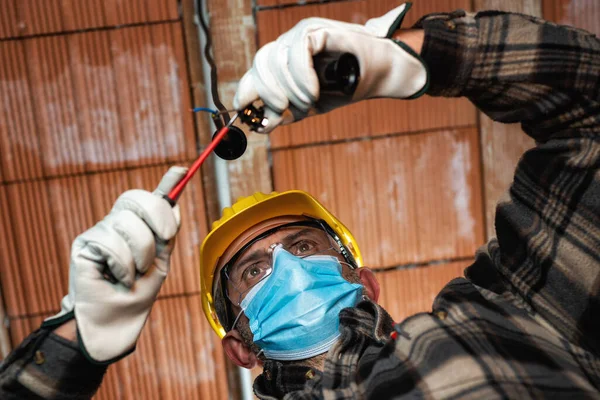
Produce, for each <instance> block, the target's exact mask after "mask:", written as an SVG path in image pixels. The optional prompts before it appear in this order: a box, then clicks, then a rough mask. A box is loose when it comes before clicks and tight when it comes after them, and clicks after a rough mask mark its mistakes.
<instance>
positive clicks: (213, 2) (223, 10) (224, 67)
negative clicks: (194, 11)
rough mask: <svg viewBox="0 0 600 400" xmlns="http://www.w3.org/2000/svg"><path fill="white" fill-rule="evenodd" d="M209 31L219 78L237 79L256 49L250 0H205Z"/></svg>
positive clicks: (249, 65) (224, 80)
mask: <svg viewBox="0 0 600 400" xmlns="http://www.w3.org/2000/svg"><path fill="white" fill-rule="evenodd" d="M208 10H209V12H210V26H209V29H210V33H211V38H212V41H213V54H214V59H215V64H216V65H217V68H218V74H219V82H224V83H226V82H231V81H237V80H239V79H241V78H242V76H243V75H244V73H245V72H246V71H247V70H248V68H250V67H251V66H252V58H253V56H254V53H256V26H255V24H254V17H253V15H252V0H242V1H238V2H236V5H235V7H232V6H231V3H229V2H225V1H221V0H208Z"/></svg>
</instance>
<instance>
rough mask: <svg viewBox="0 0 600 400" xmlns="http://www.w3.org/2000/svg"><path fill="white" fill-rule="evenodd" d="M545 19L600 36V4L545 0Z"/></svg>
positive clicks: (543, 5)
mask: <svg viewBox="0 0 600 400" xmlns="http://www.w3.org/2000/svg"><path fill="white" fill-rule="evenodd" d="M542 7H543V16H544V18H545V19H547V20H550V21H554V22H556V23H558V24H566V25H573V26H575V27H578V28H581V29H585V30H587V31H589V32H592V33H593V34H595V35H596V36H600V24H599V23H598V21H600V4H599V3H598V2H597V1H592V0H544V1H542Z"/></svg>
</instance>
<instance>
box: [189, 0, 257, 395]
mask: <svg viewBox="0 0 600 400" xmlns="http://www.w3.org/2000/svg"><path fill="white" fill-rule="evenodd" d="M202 5H203V9H202V10H199V11H200V15H201V16H202V18H204V20H205V21H206V22H207V23H208V25H209V26H210V15H209V13H208V10H207V9H206V2H202ZM197 11H198V10H197ZM194 23H195V24H196V25H197V26H198V29H197V32H198V36H199V43H200V54H204V46H205V44H206V37H205V35H204V33H203V31H202V29H200V27H199V25H200V22H199V21H198V13H196V16H195V17H194ZM201 61H202V72H203V75H204V82H207V83H208V82H210V81H211V79H210V66H209V65H208V62H207V61H206V59H205V58H204V57H203V56H202V57H201ZM204 90H205V91H206V101H207V104H206V106H207V107H209V108H212V109H216V108H217V107H216V106H215V104H214V102H213V100H212V95H211V91H210V85H209V84H206V85H205V87H204ZM210 129H211V132H214V131H215V130H216V129H217V127H216V126H215V124H214V122H213V121H212V119H211V121H210ZM213 160H214V163H215V164H214V165H215V181H216V183H217V197H218V204H219V207H220V209H223V208H225V207H230V206H231V190H230V188H229V171H228V169H227V161H225V160H222V159H221V158H219V157H216V156H213ZM238 369H239V371H238V372H239V377H240V382H239V387H240V388H241V392H242V393H241V394H242V399H243V400H252V399H254V392H253V390H252V375H251V374H250V370H248V369H246V368H240V367H238Z"/></svg>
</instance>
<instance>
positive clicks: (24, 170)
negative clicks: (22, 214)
mask: <svg viewBox="0 0 600 400" xmlns="http://www.w3.org/2000/svg"><path fill="white" fill-rule="evenodd" d="M0 59H1V61H0V92H1V93H2V96H0V153H1V154H2V156H1V157H0V171H1V172H0V179H1V180H4V181H15V180H22V179H29V178H33V177H38V176H41V175H42V173H43V172H42V152H41V148H40V140H39V137H38V135H37V132H38V128H37V125H36V121H35V120H36V117H35V108H34V103H33V97H32V96H31V93H32V90H33V85H32V82H31V80H30V79H29V77H28V74H27V68H24V67H23V66H24V65H26V64H27V63H26V61H25V60H27V59H28V57H27V55H26V54H25V46H24V43H23V42H21V41H5V42H0Z"/></svg>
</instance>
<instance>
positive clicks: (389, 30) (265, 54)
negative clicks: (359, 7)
mask: <svg viewBox="0 0 600 400" xmlns="http://www.w3.org/2000/svg"><path fill="white" fill-rule="evenodd" d="M410 6H411V4H410V3H406V4H403V5H401V6H399V7H397V8H395V9H394V10H392V11H390V12H388V13H387V14H385V15H383V16H382V17H379V18H374V19H370V20H369V21H367V23H366V24H365V25H364V26H363V25H358V24H350V23H345V22H339V21H333V20H329V19H324V18H308V19H305V20H302V21H300V22H299V23H298V24H297V25H296V26H295V27H294V28H292V29H291V30H289V31H288V32H286V33H284V34H283V35H281V36H280V37H279V38H278V39H277V40H276V41H274V42H271V43H268V44H266V45H265V46H263V47H262V48H261V49H260V50H259V51H258V52H257V53H256V56H255V58H254V63H253V66H252V68H251V69H250V70H249V71H248V72H246V74H245V75H244V76H243V77H242V80H241V81H240V84H239V87H238V91H237V93H236V95H235V98H234V102H233V105H234V107H235V108H236V109H237V110H243V109H244V108H245V107H246V106H248V105H249V104H250V103H252V102H254V101H256V100H259V99H260V100H262V101H263V102H264V103H265V117H266V118H267V119H268V120H269V124H268V125H267V127H266V128H265V129H264V133H267V132H270V131H272V130H273V129H274V128H275V127H277V126H278V125H280V124H287V123H291V122H294V121H297V120H299V119H302V118H304V117H306V116H308V115H309V111H311V110H314V111H315V112H316V113H323V112H327V111H331V110H332V109H334V108H337V107H340V106H343V105H347V104H350V103H352V102H356V101H359V100H363V99H369V98H376V97H393V98H401V99H404V98H415V97H419V96H420V95H422V94H423V93H424V92H425V90H426V89H427V82H428V73H427V69H426V67H425V64H424V63H423V61H422V59H421V58H420V57H419V56H418V55H417V54H416V53H415V52H414V51H413V50H412V49H411V48H410V47H408V46H407V45H406V44H404V43H402V42H398V41H394V40H391V39H390V38H391V37H392V35H393V34H394V32H395V31H396V30H397V29H398V28H399V27H400V24H401V23H402V19H403V18H404V15H405V14H406V12H407V11H408V9H409V8H410ZM346 52H349V53H352V54H354V55H355V56H356V57H357V58H358V61H359V65H360V75H361V78H360V83H359V85H358V87H357V89H356V91H355V93H354V95H353V96H352V98H347V99H345V101H340V99H339V98H321V99H320V98H319V97H320V94H319V80H318V78H317V74H316V72H315V70H314V68H313V56H315V55H317V54H319V53H346ZM315 106H316V107H315ZM311 112H312V111H311Z"/></svg>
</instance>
